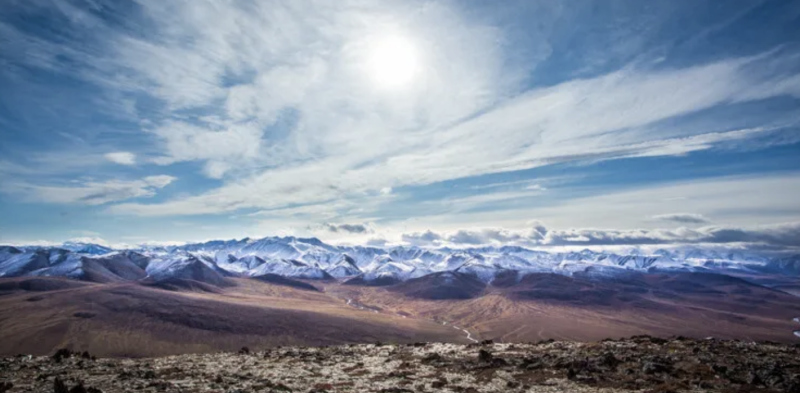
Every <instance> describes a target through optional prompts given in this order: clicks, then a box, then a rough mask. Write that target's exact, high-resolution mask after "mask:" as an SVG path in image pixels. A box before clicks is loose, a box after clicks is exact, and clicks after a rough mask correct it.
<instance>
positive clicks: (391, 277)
mask: <svg viewBox="0 0 800 393" xmlns="http://www.w3.org/2000/svg"><path fill="white" fill-rule="evenodd" d="M120 271H121V272H122V273H124V274H122V273H120ZM140 271H141V272H140ZM446 271H450V272H459V273H464V274H469V275H472V276H475V277H476V278H478V279H479V280H481V281H483V282H485V283H489V282H491V281H492V280H493V279H494V278H495V277H496V276H497V275H498V274H499V273H502V272H507V271H516V272H519V273H521V274H527V273H555V274H561V275H567V276H570V275H573V274H575V273H581V274H586V275H589V276H592V277H599V278H602V277H611V276H614V275H617V274H620V273H624V272H629V271H640V272H660V271H684V272H719V273H731V272H739V273H747V274H780V275H786V276H800V255H779V256H774V255H767V254H759V253H756V252H746V251H741V250H725V249H719V248H714V249H706V248H702V247H678V248H674V249H657V250H652V251H649V252H648V251H645V250H642V249H639V248H631V249H629V250H627V251H625V252H620V251H615V252H607V251H594V250H589V249H585V250H581V251H563V252H549V251H542V250H532V249H527V248H523V247H518V246H502V247H475V248H466V249H450V248H440V249H426V248H420V247H413V246H394V247H386V248H378V247H363V246H334V245H329V244H326V243H323V242H322V241H320V240H319V239H315V238H297V237H291V236H289V237H266V238H263V239H250V238H245V239H241V240H215V241H209V242H204V243H194V244H187V245H183V246H167V247H142V248H139V249H134V250H112V249H110V248H107V247H103V246H99V245H93V244H84V243H68V244H64V245H63V246H62V247H11V246H0V277H17V276H40V275H47V276H62V277H73V278H80V277H83V276H84V275H86V274H89V273H91V274H94V275H95V276H96V275H98V274H99V275H100V276H102V277H106V276H108V277H111V276H119V275H120V274H122V276H123V278H124V279H131V278H132V277H133V278H136V277H138V276H139V275H144V276H146V277H148V278H153V279H163V278H167V277H173V278H189V277H195V276H199V277H210V276H213V279H214V280H217V277H216V275H220V276H243V277H248V276H259V275H264V274H276V275H280V276H284V277H294V278H305V279H339V280H347V279H351V278H359V279H360V280H362V281H374V280H384V281H386V282H396V281H404V280H408V279H411V278H418V277H422V276H425V275H428V274H431V273H436V272H446ZM209 272H212V273H213V274H212V273H209ZM93 277H94V276H93Z"/></svg>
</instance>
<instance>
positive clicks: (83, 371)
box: [0, 336, 800, 393]
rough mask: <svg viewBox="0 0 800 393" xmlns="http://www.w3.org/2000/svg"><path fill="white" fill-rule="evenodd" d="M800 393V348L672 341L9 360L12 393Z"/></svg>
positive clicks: (5, 366) (3, 373)
mask: <svg viewBox="0 0 800 393" xmlns="http://www.w3.org/2000/svg"><path fill="white" fill-rule="evenodd" d="M125 391H144V392H184V393H189V392H386V393H402V392H461V393H466V392H633V391H636V392H750V391H753V392H756V391H757V392H800V345H785V344H773V343H751V342H743V341H720V340H713V339H708V340H693V339H683V338H675V339H671V340H663V339H658V338H653V337H647V336H639V337H632V338H629V339H623V340H606V341H602V342H598V343H575V342H553V341H547V342H540V343H537V344H495V343H491V342H482V343H480V344H471V345H457V344H438V343H437V344H434V343H417V344H410V345H381V344H366V345H347V346H337V347H322V348H299V347H284V348H275V349H270V350H267V351H252V352H251V351H250V350H248V349H247V348H243V349H242V350H241V351H240V352H239V353H216V354H200V355H180V356H171V357H163V358H152V359H94V358H93V357H92V356H91V355H89V354H87V353H82V354H78V353H72V352H70V351H67V350H61V351H59V352H58V353H57V354H55V355H54V356H51V357H29V356H23V355H20V356H17V357H14V358H5V359H2V360H0V393H3V392H56V393H61V392H75V393H77V392H89V393H97V392H125Z"/></svg>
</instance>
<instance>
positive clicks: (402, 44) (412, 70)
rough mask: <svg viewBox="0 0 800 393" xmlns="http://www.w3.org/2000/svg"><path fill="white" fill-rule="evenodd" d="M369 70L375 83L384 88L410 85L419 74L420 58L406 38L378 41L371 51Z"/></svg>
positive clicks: (394, 37)
mask: <svg viewBox="0 0 800 393" xmlns="http://www.w3.org/2000/svg"><path fill="white" fill-rule="evenodd" d="M367 68H368V71H369V73H370V76H371V77H372V79H373V80H374V82H375V83H376V84H377V85H378V86H380V87H384V88H399V87H403V86H406V85H408V84H409V83H411V82H412V81H413V79H414V77H415V76H416V75H417V73H418V72H419V56H418V53H417V49H416V48H415V47H414V44H413V43H412V42H411V41H410V40H408V39H407V38H405V37H401V36H388V37H383V38H380V39H376V40H375V42H374V43H373V44H372V45H371V47H370V49H369V54H368V58H367Z"/></svg>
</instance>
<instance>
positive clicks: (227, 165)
mask: <svg viewBox="0 0 800 393" xmlns="http://www.w3.org/2000/svg"><path fill="white" fill-rule="evenodd" d="M797 26H800V3H798V2H792V1H751V0H748V1H725V2H720V1H647V2H643V1H638V0H633V1H588V0H587V1H571V2H553V1H534V0H525V1H518V2H515V1H504V2H483V1H420V2H417V1H386V2H377V1H369V2H364V1H337V2H303V1H293V2H281V1H275V2H271V1H216V2H215V1H188V0H187V1H171V2H163V1H102V0H47V1H45V0H25V1H21V0H9V1H6V2H5V3H4V7H3V12H2V13H1V14H0V65H2V67H0V135H1V136H2V144H0V203H1V205H0V217H2V219H0V242H3V243H30V242H61V241H64V240H68V239H75V238H82V239H92V240H95V241H98V242H104V243H109V244H137V243H142V242H172V241H192V240H205V239H213V238H233V237H237V238H239V237H244V236H266V235H274V234H282V235H283V234H294V235H299V236H317V237H320V238H322V239H324V240H328V241H332V242H357V243H370V244H383V243H385V242H389V243H396V242H405V243H411V244H420V245H447V244H486V243H496V244H500V243H502V244H506V243H521V244H539V245H548V244H552V245H564V244H576V245H593V244H599V245H602V244H664V243H698V242H703V243H705V242H708V243H729V242H744V243H747V242H754V243H760V244H766V245H770V246H777V247H785V246H795V245H798V243H800V203H798V202H797V199H798V198H797V195H798V194H800V158H798V157H800V29H798V28H797Z"/></svg>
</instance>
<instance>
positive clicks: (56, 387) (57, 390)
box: [53, 360, 69, 393]
mask: <svg viewBox="0 0 800 393" xmlns="http://www.w3.org/2000/svg"><path fill="white" fill-rule="evenodd" d="M59 361H60V360H59ZM53 393H69V389H67V385H65V384H64V381H62V380H61V378H59V377H56V379H55V381H53Z"/></svg>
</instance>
